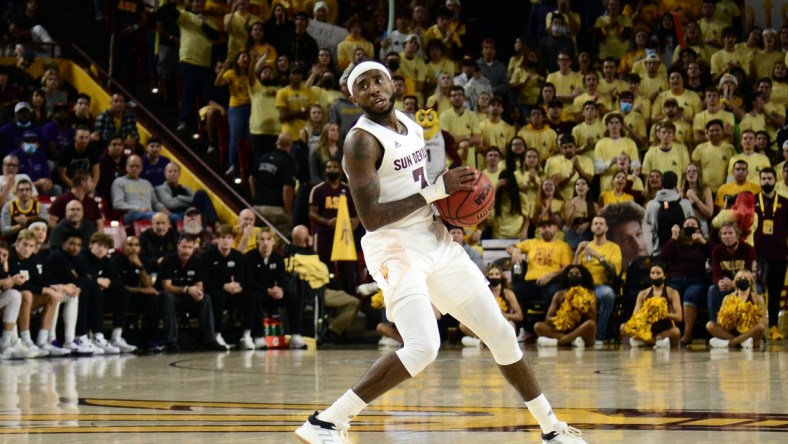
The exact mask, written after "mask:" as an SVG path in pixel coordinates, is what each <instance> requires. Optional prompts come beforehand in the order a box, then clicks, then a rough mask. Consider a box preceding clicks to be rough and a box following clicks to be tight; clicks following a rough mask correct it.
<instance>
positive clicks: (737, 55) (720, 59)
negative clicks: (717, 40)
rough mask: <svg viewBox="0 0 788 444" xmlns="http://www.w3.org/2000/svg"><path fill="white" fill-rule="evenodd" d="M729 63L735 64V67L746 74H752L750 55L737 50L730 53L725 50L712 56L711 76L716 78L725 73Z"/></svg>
mask: <svg viewBox="0 0 788 444" xmlns="http://www.w3.org/2000/svg"><path fill="white" fill-rule="evenodd" d="M728 62H733V63H734V64H735V65H738V66H739V67H741V68H742V69H743V70H744V73H745V74H747V75H749V74H750V57H749V55H748V53H746V52H743V51H737V50H735V49H734V50H733V51H730V52H728V51H726V50H725V49H724V48H723V49H720V50H719V51H717V52H715V53H714V54H712V56H711V62H710V65H711V75H712V76H716V75H717V74H719V73H721V72H723V71H724V68H725V65H727V64H728Z"/></svg>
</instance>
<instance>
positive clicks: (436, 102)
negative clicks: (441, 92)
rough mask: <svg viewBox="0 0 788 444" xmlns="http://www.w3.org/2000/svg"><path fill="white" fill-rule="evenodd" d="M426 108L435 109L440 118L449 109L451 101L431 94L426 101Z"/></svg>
mask: <svg viewBox="0 0 788 444" xmlns="http://www.w3.org/2000/svg"><path fill="white" fill-rule="evenodd" d="M427 108H433V109H435V112H437V113H438V117H440V115H441V114H443V112H444V111H448V110H450V109H451V100H450V99H449V98H448V97H446V96H440V97H439V96H438V95H437V94H433V95H431V96H430V97H429V98H428V99H427Z"/></svg>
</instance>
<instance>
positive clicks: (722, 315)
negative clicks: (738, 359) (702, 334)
mask: <svg viewBox="0 0 788 444" xmlns="http://www.w3.org/2000/svg"><path fill="white" fill-rule="evenodd" d="M734 288H735V289H734ZM728 291H731V293H730V294H728V295H727V296H725V298H724V299H723V300H722V306H721V308H720V310H719V314H718V315H717V318H716V320H709V322H708V323H707V324H706V330H708V331H709V333H711V335H712V336H714V337H713V338H711V340H710V341H709V345H711V347H712V348H735V347H741V348H746V349H752V348H753V347H754V345H755V344H758V346H760V344H761V339H762V338H763V334H764V332H765V331H766V323H767V317H766V304H765V303H764V301H763V296H761V295H760V294H758V293H757V292H756V288H755V278H754V277H753V275H752V273H750V271H748V270H739V271H738V272H736V276H735V277H734V280H733V287H732V288H730V289H729V290H728Z"/></svg>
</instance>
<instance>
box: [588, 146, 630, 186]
mask: <svg viewBox="0 0 788 444" xmlns="http://www.w3.org/2000/svg"><path fill="white" fill-rule="evenodd" d="M621 153H624V154H626V155H627V156H629V159H630V162H631V164H640V154H639V153H638V147H637V145H635V141H634V140H632V139H630V138H628V137H620V138H618V139H611V138H610V137H605V138H604V139H602V140H600V141H599V142H597V143H596V147H595V148H594V159H595V160H603V161H605V162H610V160H612V159H613V158H615V157H618V155H619V154H621ZM616 171H618V166H616V164H615V163H613V165H612V166H611V167H610V168H609V169H608V170H607V171H605V172H604V173H603V174H602V177H601V178H600V187H601V188H602V190H609V189H610V180H611V179H612V178H613V175H614V174H615V173H616Z"/></svg>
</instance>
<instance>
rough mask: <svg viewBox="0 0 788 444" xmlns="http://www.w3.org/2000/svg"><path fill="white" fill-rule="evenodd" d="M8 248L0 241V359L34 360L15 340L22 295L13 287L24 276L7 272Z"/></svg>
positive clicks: (30, 352) (21, 281)
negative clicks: (0, 327) (0, 317)
mask: <svg viewBox="0 0 788 444" xmlns="http://www.w3.org/2000/svg"><path fill="white" fill-rule="evenodd" d="M10 251H11V249H10V247H9V246H8V244H7V243H6V242H5V241H2V240H0V309H3V336H2V339H0V359H2V360H5V359H24V358H35V357H36V356H37V355H38V354H37V353H35V352H32V351H31V350H28V349H27V348H26V347H25V346H24V344H23V343H22V342H21V341H20V340H19V339H18V338H16V334H17V331H16V320H17V318H18V317H19V308H20V307H21V305H22V293H20V292H19V290H16V289H15V288H14V287H15V286H17V285H21V284H22V283H23V282H24V281H25V277H24V275H22V274H21V273H17V274H15V275H13V276H12V275H11V274H10V273H9V272H8V255H9V254H10Z"/></svg>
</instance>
